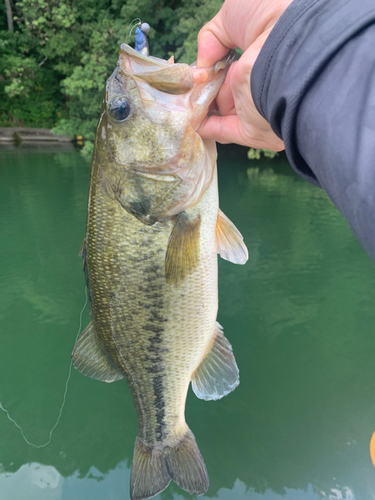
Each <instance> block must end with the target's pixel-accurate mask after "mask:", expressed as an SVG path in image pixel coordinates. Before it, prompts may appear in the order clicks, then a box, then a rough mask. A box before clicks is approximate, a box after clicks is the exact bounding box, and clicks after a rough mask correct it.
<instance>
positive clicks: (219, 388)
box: [192, 323, 240, 401]
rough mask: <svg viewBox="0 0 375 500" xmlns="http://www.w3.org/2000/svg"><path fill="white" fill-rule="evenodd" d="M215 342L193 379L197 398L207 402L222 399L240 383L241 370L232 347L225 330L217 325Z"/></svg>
mask: <svg viewBox="0 0 375 500" xmlns="http://www.w3.org/2000/svg"><path fill="white" fill-rule="evenodd" d="M215 334H216V336H215V340H214V343H213V345H212V348H211V350H210V352H209V353H208V354H207V356H206V357H205V358H204V360H203V361H202V363H201V364H200V365H199V367H198V369H197V370H196V371H195V373H194V376H193V379H192V388H193V391H194V392H195V394H196V396H197V397H198V398H200V399H204V400H206V401H210V400H212V399H213V400H216V399H221V398H222V397H224V396H226V395H227V394H229V393H230V392H231V391H233V390H234V389H235V388H236V387H237V386H238V384H239V383H240V378H239V370H238V367H237V363H236V360H235V358H234V355H233V351H232V346H231V345H230V343H229V342H228V340H227V339H226V338H225V336H224V333H223V329H222V327H221V326H220V325H219V323H216V332H215Z"/></svg>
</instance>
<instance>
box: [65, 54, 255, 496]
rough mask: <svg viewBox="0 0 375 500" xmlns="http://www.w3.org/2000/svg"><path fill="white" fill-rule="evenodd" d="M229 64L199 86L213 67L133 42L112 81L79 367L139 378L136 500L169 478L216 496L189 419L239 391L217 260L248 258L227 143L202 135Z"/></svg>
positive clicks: (97, 163) (100, 145) (94, 169)
mask: <svg viewBox="0 0 375 500" xmlns="http://www.w3.org/2000/svg"><path fill="white" fill-rule="evenodd" d="M231 60H232V59H231V56H228V57H226V59H225V60H224V61H222V62H220V63H218V64H217V66H215V67H214V68H209V69H207V70H204V71H205V72H206V75H205V77H204V78H202V79H201V80H200V78H201V76H202V73H201V70H197V69H196V68H194V67H189V66H187V65H182V64H174V65H170V64H168V63H167V62H165V61H162V60H160V59H155V58H151V57H146V56H143V55H141V54H138V53H136V52H135V51H133V49H131V48H130V47H128V46H124V45H122V46H121V49H120V61H119V64H118V66H117V68H116V70H115V72H114V73H113V75H112V76H111V77H110V78H109V80H108V82H107V85H106V92H105V97H104V100H103V107H102V113H101V117H100V120H99V123H98V127H97V133H96V138H95V148H94V153H93V160H92V166H91V174H90V189H89V196H88V205H87V226H86V235H85V239H84V242H83V245H82V252H81V254H82V257H83V264H84V271H85V275H86V282H87V287H88V291H89V301H90V313H91V323H90V324H89V325H88V327H87V328H86V329H85V330H84V331H83V332H82V333H81V335H80V337H79V338H78V340H77V342H76V345H75V347H74V349H73V352H72V360H73V363H74V366H75V367H76V368H77V369H78V370H80V371H81V372H82V373H84V374H85V375H87V376H90V377H93V378H96V379H98V380H102V381H105V382H114V381H116V380H120V379H121V378H124V377H125V378H126V379H127V381H128V385H129V388H130V391H131V394H132V397H133V401H134V404H135V407H136V411H137V417H138V431H137V437H136V442H135V447H134V455H133V464H132V472H131V478H130V494H131V498H132V500H141V499H145V498H150V497H152V496H154V495H156V494H157V493H159V492H160V491H162V490H163V489H165V488H166V487H167V486H168V484H169V482H170V481H171V480H173V481H175V482H176V483H177V484H178V485H179V486H180V487H181V488H183V489H184V490H186V491H188V492H190V493H197V494H203V493H204V492H205V491H206V490H207V488H208V475H207V470H206V466H205V464H204V460H203V458H202V456H201V454H200V452H199V449H198V446H197V444H196V441H195V438H194V435H193V433H192V432H191V431H190V429H189V427H188V426H187V424H186V422H185V402H186V396H187V391H188V387H189V384H190V383H191V382H192V387H193V390H194V392H195V394H196V395H197V396H198V397H200V398H202V399H219V398H221V397H223V396H224V395H226V394H228V393H229V392H230V391H232V390H233V389H234V388H235V387H236V386H237V385H238V383H239V378H238V368H237V365H236V362H235V359H234V356H233V352H232V348H231V345H230V344H229V342H228V341H227V339H226V338H225V337H224V335H223V332H222V329H221V327H220V325H218V324H217V323H216V316H217V308H218V290H217V253H219V254H220V255H221V256H222V257H223V258H225V259H227V260H230V261H232V262H235V263H242V264H243V263H244V262H246V260H247V249H246V247H245V245H244V243H243V240H242V236H241V234H240V233H239V232H238V230H237V229H236V228H235V226H234V225H233V224H232V223H231V222H230V221H229V219H227V218H226V217H225V215H224V214H223V213H222V212H221V211H220V210H219V206H218V187H217V171H216V148H215V144H214V143H213V142H212V141H202V139H201V138H200V137H199V135H198V134H197V133H196V132H195V130H194V128H193V127H192V125H194V126H197V124H198V123H199V121H200V120H202V119H203V118H204V116H205V115H206V113H207V111H208V106H209V104H210V102H211V101H212V99H213V98H214V97H215V96H216V93H217V91H218V90H219V88H220V85H221V83H222V81H223V79H224V77H225V73H226V70H227V69H228V67H229V64H230V62H231ZM135 62H136V63H135ZM133 64H134V67H133ZM142 68H143V70H144V71H141V70H142ZM195 71H196V73H194V72H195ZM194 75H198V76H197V77H196V78H195V80H194ZM199 75H200V76H199ZM158 103H160V112H157V113H156V111H157V109H158ZM116 106H119V109H120V111H119V112H118V113H117V111H116V109H117V108H116ZM126 106H128V108H126ZM117 116H118V117H119V119H118V122H116V119H117V118H116V117H117ZM124 116H125V118H124V119H123V117H124Z"/></svg>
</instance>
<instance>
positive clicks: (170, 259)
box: [165, 212, 201, 285]
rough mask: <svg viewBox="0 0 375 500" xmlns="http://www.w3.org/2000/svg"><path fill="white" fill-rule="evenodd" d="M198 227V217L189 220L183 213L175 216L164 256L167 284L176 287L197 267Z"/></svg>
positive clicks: (199, 223) (199, 221)
mask: <svg viewBox="0 0 375 500" xmlns="http://www.w3.org/2000/svg"><path fill="white" fill-rule="evenodd" d="M200 225H201V219H200V217H199V216H198V217H194V218H190V217H189V216H188V215H186V213H185V212H181V213H180V214H179V215H178V216H177V220H176V224H175V226H174V228H173V230H172V233H171V235H170V237H169V242H168V248H167V254H166V256H165V277H166V280H167V283H169V284H171V285H177V284H178V283H180V282H181V281H183V280H184V279H185V277H186V276H188V275H189V274H191V273H192V272H193V271H194V269H195V268H196V267H197V265H198V262H199V236H200Z"/></svg>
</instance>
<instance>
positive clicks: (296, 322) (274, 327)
mask: <svg viewBox="0 0 375 500" xmlns="http://www.w3.org/2000/svg"><path fill="white" fill-rule="evenodd" d="M88 170H89V168H88V165H87V164H86V163H85V162H83V161H82V159H81V158H80V157H79V155H78V154H76V153H75V152H74V151H72V152H58V153H57V154H55V153H41V152H33V153H32V154H31V153H30V152H27V153H23V152H22V151H21V150H17V151H12V150H11V149H8V150H6V151H5V150H4V151H1V150H0V176H1V182H0V210H1V212H0V213H1V214H2V216H1V218H0V234H1V235H2V236H1V238H2V245H1V246H0V262H1V263H2V264H1V266H0V279H1V283H2V284H3V286H2V287H1V289H0V329H1V340H2V349H1V351H0V380H1V381H2V382H3V383H2V384H1V390H0V401H1V402H2V403H3V405H4V406H5V407H6V408H7V409H8V410H9V411H10V412H11V415H12V417H13V418H14V419H16V420H17V421H18V422H19V423H20V424H21V425H22V427H23V429H24V431H25V434H26V436H27V437H28V439H30V440H31V441H33V442H35V443H43V442H45V441H46V440H47V439H48V431H49V429H50V428H51V427H52V426H53V424H54V422H55V420H56V417H57V413H58V409H59V408H60V404H61V398H62V394H63V391H64V383H65V380H66V376H67V372H68V367H69V354H70V350H71V348H72V345H73V344H74V338H75V336H76V333H77V328H78V322H79V313H80V310H81V308H82V305H83V303H84V300H85V296H84V286H85V285H84V278H83V273H82V268H81V262H80V259H79V258H78V257H77V254H78V250H79V247H80V244H81V241H82V238H83V232H84V224H85V207H86V192H87V182H88ZM220 199H221V208H222V210H223V211H224V213H226V215H227V216H228V217H230V218H231V220H233V221H234V222H235V224H236V225H237V226H238V227H239V229H240V230H241V232H242V233H243V235H244V237H245V241H246V243H247V245H248V248H249V257H250V258H249V262H248V263H247V264H246V265H245V266H234V265H232V264H230V263H227V262H225V261H222V260H221V261H219V266H220V268H219V273H220V274H219V276H220V285H219V291H220V308H219V309H220V310H219V321H220V323H221V324H222V325H223V326H224V329H225V332H226V335H227V337H228V338H229V339H230V341H231V343H232V344H233V347H234V351H235V354H236V358H237V362H238V364H239V366H240V370H241V384H240V386H239V387H238V389H236V391H234V393H233V394H231V395H229V396H228V397H226V398H224V399H223V400H221V401H218V402H204V401H200V400H198V399H197V398H195V396H194V395H193V394H191V393H189V397H188V402H187V409H186V413H187V421H188V423H189V425H190V427H191V428H192V430H193V432H194V434H195V435H196V438H197V441H198V443H199V447H200V449H201V452H202V454H203V456H204V458H205V461H206V464H207V468H208V471H209V475H210V484H211V486H210V489H209V491H208V494H207V495H206V496H207V497H215V498H219V499H229V498H231V499H252V500H253V499H257V500H258V499H260V498H262V499H263V500H265V499H267V500H268V499H269V500H276V499H279V498H280V500H281V497H282V498H284V499H286V500H294V499H297V498H298V499H314V500H315V499H317V498H330V499H332V500H334V499H339V498H342V499H343V500H344V499H345V500H349V499H351V498H355V499H357V500H362V499H364V500H366V499H368V498H375V494H374V491H375V486H374V485H375V474H374V469H373V467H372V465H371V462H370V458H369V454H368V445H369V442H370V438H371V435H372V433H373V432H374V430H375V404H374V394H375V373H374V372H375V368H374V363H373V353H374V352H375V336H374V334H373V332H374V324H375V309H374V307H373V303H374V298H375V297H374V289H375V272H374V267H373V264H372V263H371V262H370V260H369V259H368V257H367V256H366V255H365V253H364V252H363V250H362V249H361V247H360V246H359V244H358V243H357V241H356V240H355V238H354V236H353V235H352V233H351V231H350V229H349V228H348V227H347V225H346V223H345V221H344V220H343V218H342V217H341V215H340V214H339V213H338V212H337V210H336V209H335V208H334V207H333V206H332V204H331V202H330V201H329V200H328V199H327V197H326V196H325V194H324V193H323V192H322V191H321V190H319V189H318V188H316V187H314V186H311V185H309V184H308V183H307V182H305V181H303V180H301V179H299V178H298V177H296V176H295V175H294V173H293V172H292V171H291V169H290V167H289V166H287V165H286V163H284V162H283V160H282V159H281V160H277V161H276V162H274V161H273V162H269V161H265V162H263V163H261V164H259V163H257V162H254V163H248V162H246V159H245V158H244V159H243V160H238V154H237V156H235V157H230V156H228V157H225V155H221V164H220ZM84 322H85V323H87V322H88V316H87V314H86V315H85V319H84ZM135 434H136V415H135V410H134V407H133V403H132V401H131V398H130V395H129V391H128V389H127V387H126V383H125V382H124V381H120V382H117V383H116V384H101V383H100V382H97V381H94V380H90V379H87V378H85V377H83V376H82V375H81V374H79V373H77V372H75V371H74V372H73V375H72V379H71V384H70V388H69V392H68V397H67V402H66V406H65V409H64V413H63V416H62V419H61V422H60V424H59V426H58V427H57V429H56V430H55V433H54V436H53V440H52V443H51V445H50V446H48V447H46V448H44V449H41V450H36V449H34V448H30V447H29V446H27V445H26V443H25V442H24V441H23V440H22V437H21V436H20V433H19V431H18V430H17V429H16V428H15V427H14V426H13V425H12V424H11V423H10V422H9V421H8V420H7V419H6V415H5V414H3V413H0V444H1V445H0V463H1V464H2V469H1V475H0V498H1V499H3V498H4V500H18V498H20V499H21V498H22V500H24V499H27V500H34V497H33V496H32V495H34V492H36V493H35V495H36V496H35V498H38V500H39V499H41V500H44V499H46V500H55V499H62V500H65V499H69V500H71V499H74V500H75V499H79V500H105V499H108V500H117V499H120V498H121V499H124V498H128V496H127V495H128V493H127V492H128V484H129V467H130V463H131V458H132V453H133V445H134V439H135ZM42 464H43V465H42ZM43 485H44V487H41V486H43ZM52 485H55V486H54V487H52ZM38 494H39V496H38ZM2 495H3V496H2ZM43 495H44V496H43ZM161 498H163V500H167V499H172V498H173V499H175V500H176V499H180V498H190V496H189V495H187V494H185V493H183V492H181V490H179V489H178V487H177V486H173V485H172V486H171V487H169V488H168V489H167V490H166V491H165V492H164V493H163V494H162V495H161Z"/></svg>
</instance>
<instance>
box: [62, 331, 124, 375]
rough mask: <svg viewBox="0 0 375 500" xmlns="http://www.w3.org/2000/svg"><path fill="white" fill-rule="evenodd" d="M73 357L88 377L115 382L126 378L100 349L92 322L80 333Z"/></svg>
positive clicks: (74, 362)
mask: <svg viewBox="0 0 375 500" xmlns="http://www.w3.org/2000/svg"><path fill="white" fill-rule="evenodd" d="M71 357H72V362H73V365H74V367H75V368H77V370H79V371H80V372H81V373H83V374H84V375H87V377H91V378H95V379H97V380H102V381H103V382H115V381H116V380H120V379H122V378H124V375H122V374H121V373H119V372H118V371H117V370H115V368H113V366H111V365H110V363H109V361H108V359H107V358H106V356H105V355H104V354H103V352H102V350H101V349H100V346H99V344H98V342H97V340H96V337H95V332H94V326H93V324H92V323H91V322H90V323H89V325H88V326H87V327H86V328H85V329H84V330H83V332H82V333H81V334H80V336H79V338H78V340H77V342H76V343H75V346H74V348H73V351H72V356H71Z"/></svg>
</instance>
